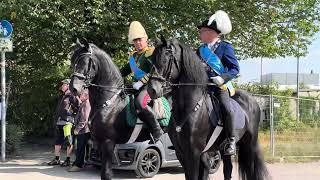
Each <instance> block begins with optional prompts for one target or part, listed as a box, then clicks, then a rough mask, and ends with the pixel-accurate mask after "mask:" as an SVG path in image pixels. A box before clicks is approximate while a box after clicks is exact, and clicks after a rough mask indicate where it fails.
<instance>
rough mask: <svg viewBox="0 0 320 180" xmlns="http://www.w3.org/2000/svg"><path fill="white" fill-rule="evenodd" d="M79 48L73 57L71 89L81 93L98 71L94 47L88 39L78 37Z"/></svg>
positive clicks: (74, 92)
mask: <svg viewBox="0 0 320 180" xmlns="http://www.w3.org/2000/svg"><path fill="white" fill-rule="evenodd" d="M76 44H77V48H76V50H75V51H74V53H73V55H72V57H71V66H72V68H73V73H72V75H71V82H70V90H71V92H72V93H73V94H75V95H79V93H80V92H81V91H82V90H83V89H84V87H85V86H86V85H87V84H88V83H90V82H91V81H92V80H93V79H94V77H95V75H96V73H97V66H96V62H95V61H94V59H93V58H92V47H91V45H90V44H89V43H88V41H87V40H86V39H82V40H81V41H80V40H79V39H77V42H76Z"/></svg>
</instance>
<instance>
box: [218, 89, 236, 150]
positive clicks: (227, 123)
mask: <svg viewBox="0 0 320 180" xmlns="http://www.w3.org/2000/svg"><path fill="white" fill-rule="evenodd" d="M216 96H217V98H218V99H219V101H220V103H221V104H220V105H221V107H222V113H224V117H225V119H224V128H225V129H226V133H227V134H226V135H227V137H228V139H227V143H226V145H225V148H224V152H225V153H224V154H225V155H235V154H236V139H235V132H234V121H235V117H234V112H233V111H232V106H231V101H230V96H229V92H228V91H224V90H221V91H218V92H216Z"/></svg>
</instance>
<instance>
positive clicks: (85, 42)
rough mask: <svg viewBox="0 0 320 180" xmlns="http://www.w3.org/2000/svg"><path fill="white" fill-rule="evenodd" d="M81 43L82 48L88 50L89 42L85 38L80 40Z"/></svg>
mask: <svg viewBox="0 0 320 180" xmlns="http://www.w3.org/2000/svg"><path fill="white" fill-rule="evenodd" d="M81 42H82V43H83V45H84V47H85V48H86V49H87V50H89V48H90V46H89V42H88V40H87V39H86V38H84V37H82V38H81Z"/></svg>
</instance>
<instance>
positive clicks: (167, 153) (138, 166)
mask: <svg viewBox="0 0 320 180" xmlns="http://www.w3.org/2000/svg"><path fill="white" fill-rule="evenodd" d="M89 146H90V151H89V152H90V154H89V163H90V164H93V165H94V166H96V167H99V166H100V165H101V159H100V157H101V156H100V152H99V150H98V148H97V146H96V144H95V143H94V142H93V141H90V143H89ZM210 155H211V157H212V158H211V159H210V164H211V170H210V173H215V172H216V171H217V170H218V168H219V166H220V159H221V156H220V153H219V152H216V153H214V154H210ZM112 164H113V169H123V170H134V171H135V173H136V174H137V176H139V177H144V178H150V177H153V176H155V175H156V174H157V173H158V171H159V169H160V168H163V167H177V166H180V163H179V161H178V159H177V156H176V153H175V150H174V149H173V146H172V143H171V141H170V138H169V136H168V134H167V133H165V134H163V135H162V136H161V137H160V141H158V142H157V143H156V144H153V143H150V140H145V141H142V142H134V143H131V144H117V145H116V147H115V150H114V154H113V160H112Z"/></svg>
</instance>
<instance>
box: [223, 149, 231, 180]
mask: <svg viewBox="0 0 320 180" xmlns="http://www.w3.org/2000/svg"><path fill="white" fill-rule="evenodd" d="M221 154H222V160H223V176H224V179H225V180H231V175H232V168H233V165H232V161H231V156H226V155H223V152H221Z"/></svg>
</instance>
